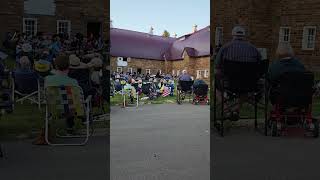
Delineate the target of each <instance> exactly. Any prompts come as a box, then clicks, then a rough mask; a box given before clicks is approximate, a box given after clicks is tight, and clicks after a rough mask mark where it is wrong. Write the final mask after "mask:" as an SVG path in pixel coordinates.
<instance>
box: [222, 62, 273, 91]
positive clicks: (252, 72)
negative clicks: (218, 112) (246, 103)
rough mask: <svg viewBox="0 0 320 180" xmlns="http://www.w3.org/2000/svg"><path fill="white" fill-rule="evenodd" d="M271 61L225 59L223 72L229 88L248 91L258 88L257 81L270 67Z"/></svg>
mask: <svg viewBox="0 0 320 180" xmlns="http://www.w3.org/2000/svg"><path fill="white" fill-rule="evenodd" d="M268 65H269V61H266V60H264V61H257V62H238V61H230V60H225V61H224V62H223V68H222V73H223V77H224V79H225V80H226V81H227V84H228V86H227V87H226V89H227V90H230V91H232V92H235V93H246V92H253V91H256V90H257V82H258V80H259V79H260V78H262V76H263V75H264V74H266V72H267V69H268Z"/></svg>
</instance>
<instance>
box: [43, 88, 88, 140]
mask: <svg viewBox="0 0 320 180" xmlns="http://www.w3.org/2000/svg"><path fill="white" fill-rule="evenodd" d="M45 95H46V117H45V139H46V141H47V143H48V144H49V145H53V146H64V145H65V146H67V145H69V146H81V145H85V144H86V143H87V142H88V139H89V136H90V130H89V126H90V111H91V96H88V98H87V99H86V100H84V96H83V91H82V89H81V88H80V87H77V86H50V87H47V88H46V89H45ZM66 116H72V117H74V118H77V117H79V118H82V119H85V122H83V123H84V124H85V125H86V133H85V135H79V136H58V137H61V138H85V139H84V141H83V142H81V143H65V144H62V143H60V144H57V143H51V142H50V141H49V139H48V134H49V121H51V123H53V121H55V120H62V119H63V120H65V117H66Z"/></svg>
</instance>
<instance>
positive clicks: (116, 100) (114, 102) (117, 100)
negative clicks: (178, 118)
mask: <svg viewBox="0 0 320 180" xmlns="http://www.w3.org/2000/svg"><path fill="white" fill-rule="evenodd" d="M142 97H144V96H142ZM176 99H177V96H176V94H174V95H173V96H167V97H162V96H160V97H158V98H156V99H154V100H143V101H142V102H143V103H146V104H165V103H169V104H171V103H176ZM126 101H127V102H128V101H129V98H126ZM122 102H123V97H122V95H121V94H116V95H115V96H113V97H111V98H110V104H111V106H118V105H121V104H122Z"/></svg>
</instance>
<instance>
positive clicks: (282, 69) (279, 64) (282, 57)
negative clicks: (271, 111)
mask: <svg viewBox="0 0 320 180" xmlns="http://www.w3.org/2000/svg"><path fill="white" fill-rule="evenodd" d="M276 56H277V58H278V59H277V60H276V61H274V63H273V64H272V65H271V66H270V67H269V71H268V75H267V80H268V85H269V87H268V89H269V90H270V95H269V98H270V101H271V103H272V104H274V103H275V101H276V99H275V98H276V96H277V86H278V84H279V80H280V78H281V76H282V75H283V74H285V73H287V72H305V71H306V69H305V67H304V65H303V64H302V63H301V62H300V60H299V59H298V58H297V57H295V56H294V52H293V50H292V47H291V45H290V44H289V43H286V42H280V43H279V46H278V49H277V52H276Z"/></svg>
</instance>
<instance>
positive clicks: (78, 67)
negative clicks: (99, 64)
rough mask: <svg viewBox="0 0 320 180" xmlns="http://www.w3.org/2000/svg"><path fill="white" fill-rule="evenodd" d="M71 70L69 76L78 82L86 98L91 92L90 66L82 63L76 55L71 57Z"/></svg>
mask: <svg viewBox="0 0 320 180" xmlns="http://www.w3.org/2000/svg"><path fill="white" fill-rule="evenodd" d="M69 62H70V69H69V72H68V76H69V77H71V78H73V79H75V80H77V82H78V84H79V86H80V87H81V88H82V90H83V93H84V95H85V97H87V96H88V95H89V94H92V93H90V92H91V82H90V71H89V66H88V65H87V64H85V63H82V62H81V60H80V58H78V57H77V56H76V55H75V54H72V55H70V56H69Z"/></svg>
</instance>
